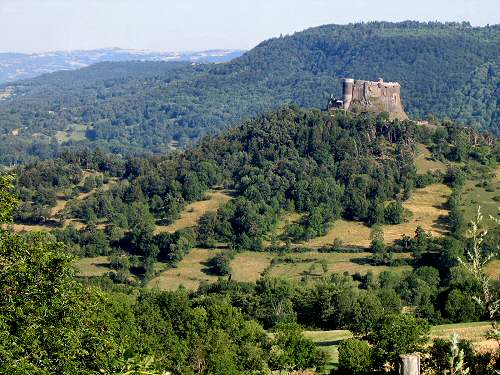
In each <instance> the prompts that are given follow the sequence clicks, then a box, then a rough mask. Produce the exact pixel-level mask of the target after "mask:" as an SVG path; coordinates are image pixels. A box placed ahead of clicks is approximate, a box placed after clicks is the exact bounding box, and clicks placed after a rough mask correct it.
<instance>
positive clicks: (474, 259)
mask: <svg viewBox="0 0 500 375" xmlns="http://www.w3.org/2000/svg"><path fill="white" fill-rule="evenodd" d="M490 217H491V216H490ZM491 219H492V220H493V221H494V222H495V223H497V224H500V222H499V220H497V219H495V218H493V217H491ZM482 221H483V215H482V214H481V207H478V209H477V215H476V218H475V219H474V220H472V221H471V223H470V226H471V227H470V229H469V230H468V232H467V234H468V235H469V237H470V238H471V239H472V247H471V248H469V249H468V250H467V252H466V256H467V260H463V259H461V258H460V257H459V258H458V260H459V262H460V263H461V264H462V265H463V266H464V268H465V269H466V270H467V271H468V272H469V273H470V274H471V275H472V276H473V277H474V278H475V279H476V280H477V281H478V282H479V284H480V285H481V290H482V296H476V297H474V299H475V300H476V302H477V303H478V304H479V305H481V306H483V307H484V308H485V309H486V311H487V313H488V318H489V320H490V321H491V329H490V330H489V331H488V336H487V337H488V338H489V339H494V340H496V341H497V343H498V345H499V346H500V330H499V329H498V324H497V321H496V319H497V317H498V313H499V311H500V299H497V298H496V296H495V294H494V292H493V290H492V286H491V278H490V277H489V275H488V274H487V273H486V271H485V267H486V265H487V264H488V262H489V261H490V260H491V259H492V258H493V257H494V256H495V254H494V253H491V254H487V255H485V254H484V253H483V251H482V243H483V241H484V238H485V236H486V235H487V234H488V231H487V230H486V229H482V228H481V223H482ZM496 250H497V251H498V245H497V249H496Z"/></svg>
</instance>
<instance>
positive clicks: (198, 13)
mask: <svg viewBox="0 0 500 375" xmlns="http://www.w3.org/2000/svg"><path fill="white" fill-rule="evenodd" d="M408 19H412V20H419V21H464V20H465V21H470V22H471V23H472V24H473V25H474V26H477V25H486V24H497V23H500V0H344V1H339V0H307V1H306V0H0V35H1V37H0V52H43V51H53V50H74V49H93V48H102V47H121V48H132V49H147V50H153V51H192V50H206V49H217V48H234V49H249V48H252V47H254V46H255V45H256V44H258V43H259V42H261V41H263V40H265V39H268V38H270V37H274V36H279V35H280V34H291V33H293V32H295V31H300V30H303V29H306V28H309V27H313V26H319V25H323V24H330V23H337V24H346V23H351V22H359V21H371V20H385V21H402V20H408Z"/></svg>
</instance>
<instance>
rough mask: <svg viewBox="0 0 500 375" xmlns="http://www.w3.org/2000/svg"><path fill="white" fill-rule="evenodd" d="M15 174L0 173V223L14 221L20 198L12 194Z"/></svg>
mask: <svg viewBox="0 0 500 375" xmlns="http://www.w3.org/2000/svg"><path fill="white" fill-rule="evenodd" d="M13 181H14V176H12V175H4V174H0V224H3V223H7V222H10V221H12V213H13V212H14V210H15V209H16V207H17V205H18V200H17V199H16V198H15V197H14V196H13V195H12V194H11V191H12V189H13Z"/></svg>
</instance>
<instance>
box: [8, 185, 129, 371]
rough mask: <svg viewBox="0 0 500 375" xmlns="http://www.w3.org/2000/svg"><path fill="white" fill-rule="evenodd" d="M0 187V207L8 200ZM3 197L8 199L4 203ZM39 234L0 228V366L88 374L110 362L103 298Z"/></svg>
mask: <svg viewBox="0 0 500 375" xmlns="http://www.w3.org/2000/svg"><path fill="white" fill-rule="evenodd" d="M5 187H8V184H7V185H6V186H4V187H2V189H1V190H0V192H1V193H0V194H2V196H3V197H4V198H3V199H2V202H3V203H2V206H1V207H0V212H1V214H2V217H4V218H5V220H8V219H9V216H10V212H11V211H12V202H14V200H13V199H12V198H9V195H8V193H7V191H6V190H5ZM5 203H7V204H5ZM62 246H63V245H62V244H60V243H56V242H53V241H51V240H50V239H49V238H48V237H47V236H45V235H43V234H34V235H26V236H22V235H18V234H14V233H12V232H11V231H9V230H0V263H1V264H2V268H1V269H0V296H1V298H0V372H2V373H6V374H25V373H30V374H49V373H71V374H88V373H92V372H97V371H99V370H100V369H105V370H108V369H109V370H111V369H113V368H114V367H115V364H116V356H117V355H119V351H120V347H119V345H118V344H117V342H116V341H115V340H114V337H113V336H112V335H111V334H110V325H109V324H108V321H107V319H106V316H105V315H106V310H105V306H106V300H105V298H104V296H103V295H102V294H101V293H99V292H97V291H96V290H94V289H88V288H86V287H84V286H82V285H81V284H80V283H78V282H77V281H76V280H75V277H74V276H75V270H74V269H73V267H72V266H71V261H72V258H70V257H68V256H67V255H63V254H62V252H61V248H62Z"/></svg>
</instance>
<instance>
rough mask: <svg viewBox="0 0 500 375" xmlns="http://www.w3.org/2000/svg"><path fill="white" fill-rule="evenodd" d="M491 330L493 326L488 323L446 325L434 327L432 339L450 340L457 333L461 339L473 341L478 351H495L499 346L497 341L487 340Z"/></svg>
mask: <svg viewBox="0 0 500 375" xmlns="http://www.w3.org/2000/svg"><path fill="white" fill-rule="evenodd" d="M490 328H491V325H490V323H488V322H474V323H458V324H445V325H441V326H435V327H432V329H431V338H432V339H437V338H441V339H449V338H450V337H451V336H452V335H453V334H454V333H456V334H457V335H458V336H459V337H460V339H465V340H469V341H471V342H472V344H473V345H474V347H475V348H476V349H478V350H481V351H483V350H484V351H488V350H491V349H495V348H496V347H497V345H498V344H497V343H496V341H494V340H487V339H486V338H485V335H486V333H487V332H488V330H489V329H490Z"/></svg>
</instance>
